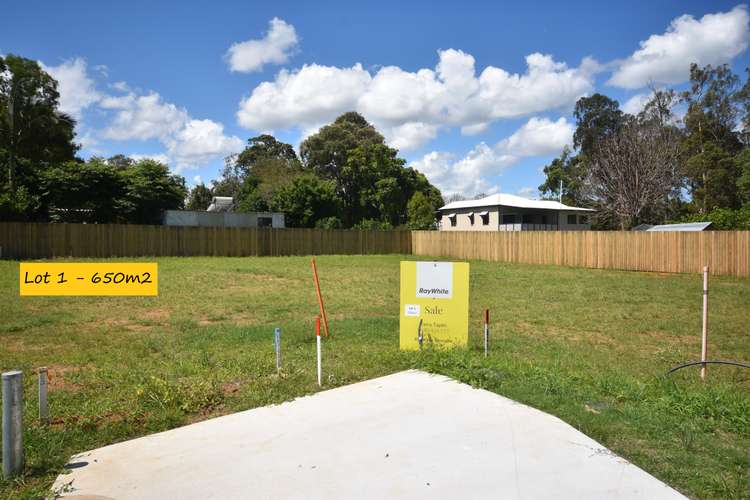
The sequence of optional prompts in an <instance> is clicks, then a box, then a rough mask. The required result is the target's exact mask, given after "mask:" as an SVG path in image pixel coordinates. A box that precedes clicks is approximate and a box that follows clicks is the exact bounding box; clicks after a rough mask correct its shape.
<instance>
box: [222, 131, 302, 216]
mask: <svg viewBox="0 0 750 500" xmlns="http://www.w3.org/2000/svg"><path fill="white" fill-rule="evenodd" d="M247 142H248V145H247V147H245V149H244V150H243V151H242V152H241V153H239V154H237V155H234V156H232V157H229V158H227V162H226V166H225V168H224V170H223V172H222V176H221V178H220V179H219V181H217V182H216V183H215V184H214V193H216V194H218V195H220V196H232V197H234V198H235V202H236V204H237V209H238V210H239V211H242V212H255V211H262V210H268V207H269V205H270V203H271V200H272V198H273V196H274V193H275V192H276V191H277V190H279V189H280V188H281V187H282V186H284V185H286V184H287V183H289V182H290V181H291V179H292V178H294V177H295V176H297V175H300V174H301V173H302V172H301V169H300V162H299V159H298V158H297V153H296V152H295V151H294V148H293V147H292V146H291V145H290V144H286V143H284V142H280V141H278V140H277V139H276V138H275V137H273V136H272V135H268V134H263V135H259V136H256V137H251V138H250V139H248V141H247Z"/></svg>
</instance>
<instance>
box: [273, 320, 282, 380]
mask: <svg viewBox="0 0 750 500" xmlns="http://www.w3.org/2000/svg"><path fill="white" fill-rule="evenodd" d="M273 346H274V349H276V373H279V372H281V328H276V329H275V330H274V331H273Z"/></svg>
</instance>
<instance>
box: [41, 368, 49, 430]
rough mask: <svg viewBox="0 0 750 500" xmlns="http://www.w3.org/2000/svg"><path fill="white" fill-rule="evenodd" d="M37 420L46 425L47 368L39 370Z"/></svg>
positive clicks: (47, 413) (47, 417)
mask: <svg viewBox="0 0 750 500" xmlns="http://www.w3.org/2000/svg"><path fill="white" fill-rule="evenodd" d="M39 420H40V421H41V422H42V423H44V424H46V423H47V421H48V420H49V412H48V410H47V367H46V366H43V367H41V368H39Z"/></svg>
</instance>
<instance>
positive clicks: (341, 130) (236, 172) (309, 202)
mask: <svg viewBox="0 0 750 500" xmlns="http://www.w3.org/2000/svg"><path fill="white" fill-rule="evenodd" d="M405 163H406V161H405V160H404V159H403V158H400V157H399V156H398V151H397V150H396V149H393V148H391V147H389V146H388V145H387V144H386V143H385V139H384V137H383V136H382V135H381V134H380V133H379V132H378V131H377V130H376V129H375V127H373V126H372V125H371V124H369V123H368V122H367V121H366V120H365V119H364V118H363V117H362V116H361V115H359V114H358V113H354V112H350V113H345V114H343V115H341V116H340V117H338V118H337V119H336V120H335V121H334V122H333V123H331V124H329V125H326V126H324V127H322V128H321V129H320V130H319V131H318V132H317V133H316V134H313V135H311V136H310V137H308V138H307V139H305V140H304V141H303V142H302V144H301V145H300V157H297V154H296V152H295V151H294V148H293V147H292V146H291V145H290V144H285V143H283V142H280V141H278V140H277V139H276V138H274V137H273V136H271V135H267V134H266V135H260V136H257V137H252V138H250V139H249V140H248V145H247V146H246V147H245V149H244V150H243V151H242V152H241V153H239V154H238V155H236V156H234V157H230V158H228V159H227V164H226V166H225V168H224V170H223V172H222V175H221V177H220V178H219V179H217V180H216V181H215V182H214V185H213V191H212V192H213V193H214V194H215V195H223V196H234V197H235V199H236V201H237V207H238V209H239V210H241V211H248V212H249V211H259V210H276V211H283V212H285V213H286V214H287V217H286V223H287V225H289V226H290V227H295V226H299V227H315V226H323V227H347V228H348V227H361V224H360V223H361V222H362V221H376V222H377V224H375V222H368V223H367V224H369V225H373V224H375V225H377V226H378V227H396V226H403V225H406V224H407V223H408V220H407V219H408V214H407V212H408V211H407V204H408V203H409V201H410V200H411V199H412V198H413V197H414V195H415V194H416V193H421V194H422V196H423V199H424V201H423V205H424V206H425V207H429V210H430V212H431V217H432V222H434V220H435V212H436V210H437V209H438V208H439V207H440V206H441V204H442V197H441V195H440V191H439V190H438V189H437V188H435V187H434V186H433V185H431V184H430V183H429V181H428V180H427V178H426V177H425V176H424V175H422V174H421V173H419V172H417V171H416V170H414V169H412V168H409V167H406V166H405Z"/></svg>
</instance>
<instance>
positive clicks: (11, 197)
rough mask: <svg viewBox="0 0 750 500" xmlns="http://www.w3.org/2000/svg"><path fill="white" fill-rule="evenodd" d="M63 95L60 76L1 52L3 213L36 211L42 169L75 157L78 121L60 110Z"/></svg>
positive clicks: (25, 214) (31, 213)
mask: <svg viewBox="0 0 750 500" xmlns="http://www.w3.org/2000/svg"><path fill="white" fill-rule="evenodd" d="M59 97H60V95H59V93H58V91H57V82H56V81H55V80H54V79H53V78H52V77H51V76H50V75H48V74H47V73H46V72H44V71H43V70H42V69H41V68H40V67H39V64H38V63H37V62H36V61H32V60H30V59H25V58H23V57H18V56H14V55H8V56H6V57H0V165H2V171H0V181H1V182H2V184H1V189H2V191H1V192H0V193H1V194H0V199H1V200H4V201H0V207H2V210H3V213H2V214H0V216H2V217H3V218H18V217H20V218H25V217H32V216H34V215H35V214H34V212H36V211H37V210H39V209H40V208H41V207H42V204H41V203H40V201H39V200H40V197H41V192H40V189H41V187H40V186H41V183H40V179H39V173H40V171H41V170H43V168H44V167H46V166H48V165H50V164H54V163H62V162H66V161H70V160H74V159H75V154H76V151H77V150H78V145H76V144H75V143H74V142H73V137H74V127H75V122H74V120H73V119H72V118H71V117H69V116H67V115H65V114H63V113H61V112H59V110H58V101H59ZM21 187H23V188H24V189H23V190H22V193H21V195H19V192H18V190H19V189H20V188H21Z"/></svg>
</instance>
